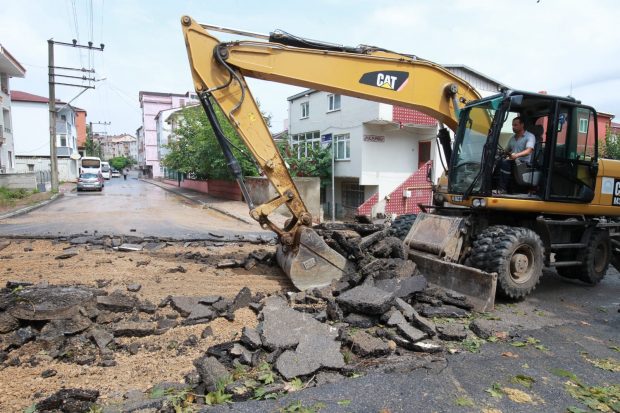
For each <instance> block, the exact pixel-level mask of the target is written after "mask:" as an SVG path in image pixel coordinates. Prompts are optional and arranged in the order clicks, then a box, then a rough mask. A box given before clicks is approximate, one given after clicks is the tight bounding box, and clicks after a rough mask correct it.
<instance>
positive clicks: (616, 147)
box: [601, 127, 620, 159]
mask: <svg viewBox="0 0 620 413" xmlns="http://www.w3.org/2000/svg"><path fill="white" fill-rule="evenodd" d="M601 154H602V156H603V157H604V158H609V159H620V139H619V137H618V136H616V135H614V134H613V133H611V128H609V127H608V128H607V131H606V132H605V142H604V143H603V145H602V148H601Z"/></svg>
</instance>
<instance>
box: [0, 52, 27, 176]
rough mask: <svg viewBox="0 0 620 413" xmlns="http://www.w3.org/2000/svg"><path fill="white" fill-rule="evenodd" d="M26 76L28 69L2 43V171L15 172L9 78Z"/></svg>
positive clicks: (0, 57) (0, 156) (0, 125)
mask: <svg viewBox="0 0 620 413" xmlns="http://www.w3.org/2000/svg"><path fill="white" fill-rule="evenodd" d="M24 76H26V69H24V67H23V66H22V65H21V64H20V63H19V62H18V61H17V59H15V58H14V57H13V56H12V55H11V54H10V53H9V52H8V50H6V49H5V48H4V47H2V45H1V44H0V110H1V111H2V116H0V173H12V172H15V144H14V139H13V116H12V107H11V106H12V105H11V88H10V82H9V79H10V78H12V77H24Z"/></svg>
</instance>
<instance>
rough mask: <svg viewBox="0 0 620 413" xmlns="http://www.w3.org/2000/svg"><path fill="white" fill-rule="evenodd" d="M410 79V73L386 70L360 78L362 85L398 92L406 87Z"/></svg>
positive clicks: (369, 73)
mask: <svg viewBox="0 0 620 413" xmlns="http://www.w3.org/2000/svg"><path fill="white" fill-rule="evenodd" d="M408 79H409V73H407V72H399V71H394V70H386V71H381V72H368V73H364V74H363V75H362V77H361V78H360V83H362V84H364V85H369V86H376V87H380V88H382V89H389V90H394V91H397V92H398V91H400V90H401V89H402V88H403V87H405V85H406V84H407V80H408Z"/></svg>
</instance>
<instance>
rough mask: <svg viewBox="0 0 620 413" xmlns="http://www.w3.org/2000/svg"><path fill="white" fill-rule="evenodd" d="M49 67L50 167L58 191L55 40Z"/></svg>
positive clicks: (50, 43)
mask: <svg viewBox="0 0 620 413" xmlns="http://www.w3.org/2000/svg"><path fill="white" fill-rule="evenodd" d="M47 51H48V67H49V95H50V96H49V110H50V169H51V173H52V191H58V158H57V157H56V90H55V89H56V88H55V85H54V41H53V40H51V39H50V40H48V41H47Z"/></svg>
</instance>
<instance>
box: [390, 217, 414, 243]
mask: <svg viewBox="0 0 620 413" xmlns="http://www.w3.org/2000/svg"><path fill="white" fill-rule="evenodd" d="M416 217H417V215H416V214H401V215H399V216H397V217H396V219H394V221H392V225H391V226H390V235H391V236H393V237H396V238H400V239H401V240H404V239H405V237H406V236H407V234H409V230H411V227H412V226H413V221H415V219H416Z"/></svg>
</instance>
